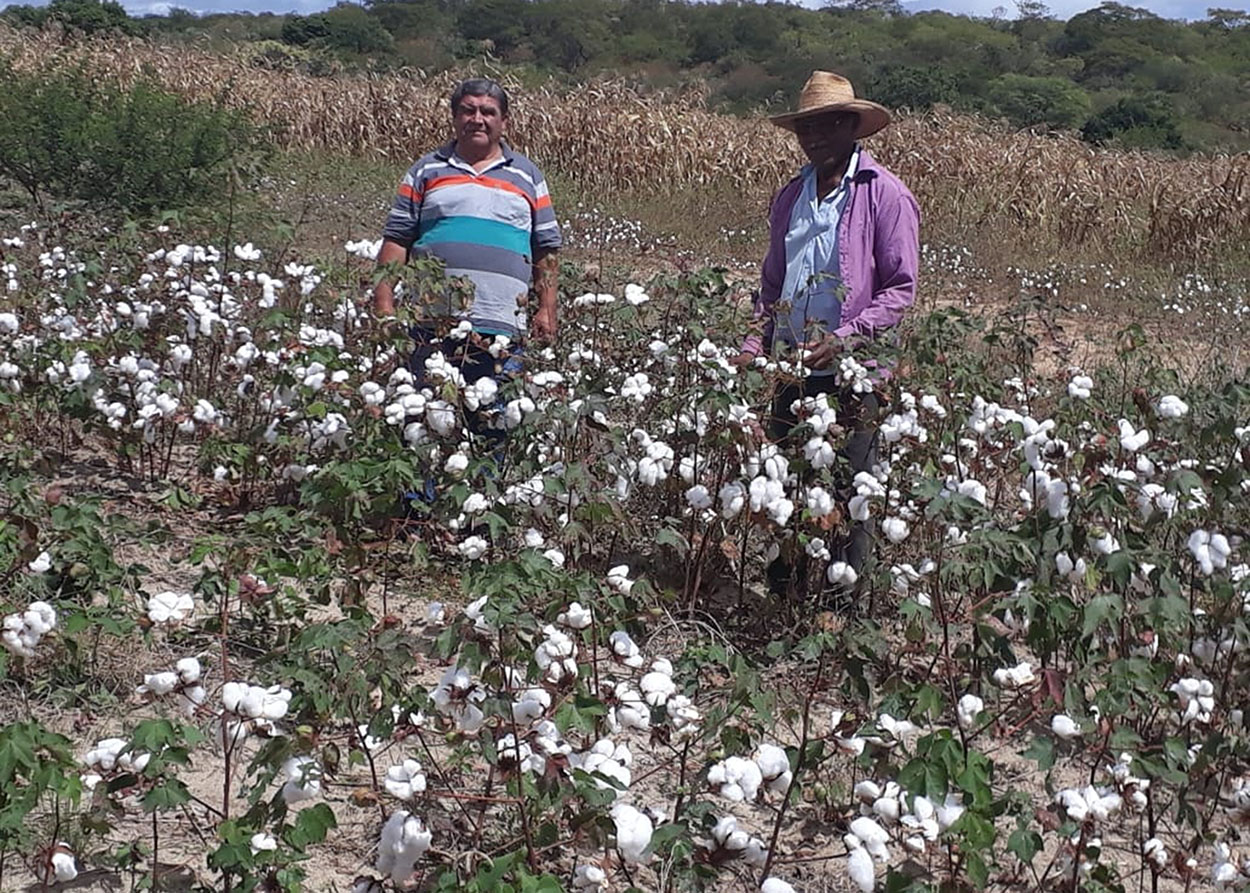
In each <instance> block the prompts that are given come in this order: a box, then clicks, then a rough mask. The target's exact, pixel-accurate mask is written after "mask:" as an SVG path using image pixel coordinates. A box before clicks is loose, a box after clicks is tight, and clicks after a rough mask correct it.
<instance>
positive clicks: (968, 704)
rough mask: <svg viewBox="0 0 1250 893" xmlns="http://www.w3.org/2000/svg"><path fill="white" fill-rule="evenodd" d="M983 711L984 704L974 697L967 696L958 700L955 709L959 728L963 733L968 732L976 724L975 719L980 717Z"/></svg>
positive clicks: (971, 695)
mask: <svg viewBox="0 0 1250 893" xmlns="http://www.w3.org/2000/svg"><path fill="white" fill-rule="evenodd" d="M984 709H985V702H984V701H982V700H981V699H980V698H978V697H977V696H976V695H973V694H967V695H964V696H963V697H962V698H960V699H959V703H958V704H957V705H956V707H955V712H956V715H957V719H958V720H959V727H960V728H961V729H963V730H964V731H968V730H969V729H971V728H972V727H973V726H975V725H976V723H977V717H978V716H980V715H981V711H983V710H984Z"/></svg>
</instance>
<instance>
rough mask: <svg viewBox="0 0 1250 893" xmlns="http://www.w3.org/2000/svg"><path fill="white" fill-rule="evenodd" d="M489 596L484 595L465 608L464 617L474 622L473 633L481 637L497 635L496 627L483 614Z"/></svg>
mask: <svg viewBox="0 0 1250 893" xmlns="http://www.w3.org/2000/svg"><path fill="white" fill-rule="evenodd" d="M488 600H489V597H488V596H485V595H483V596H482V597H481V598H476V599H474V600H473V601H471V602H469V603H468V604H467V605H465V606H464V616H465V617H467V618H468V619H469V620H472V621H473V631H474V632H475V633H477V634H478V635H480V636H486V637H491V636H493V635H494V634H495V627H494V624H492V623H491V622H490V621H489V620H487V619H486V616H485V615H484V614H483V613H482V609H483V608H485V607H486V602H487V601H488Z"/></svg>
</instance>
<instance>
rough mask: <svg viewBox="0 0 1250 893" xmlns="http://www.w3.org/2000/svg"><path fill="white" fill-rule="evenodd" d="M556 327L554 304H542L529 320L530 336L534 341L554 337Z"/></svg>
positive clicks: (549, 339) (548, 339) (547, 339)
mask: <svg viewBox="0 0 1250 893" xmlns="http://www.w3.org/2000/svg"><path fill="white" fill-rule="evenodd" d="M556 328H557V323H556V308H555V305H554V304H549V305H548V304H544V305H543V306H542V307H539V308H538V312H537V313H535V314H534V318H533V319H532V320H530V337H532V338H533V339H534V340H535V341H551V340H552V339H554V338H555V337H556Z"/></svg>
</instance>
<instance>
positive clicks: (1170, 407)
mask: <svg viewBox="0 0 1250 893" xmlns="http://www.w3.org/2000/svg"><path fill="white" fill-rule="evenodd" d="M1155 412H1156V413H1158V415H1159V418H1161V419H1179V418H1181V417H1182V416H1184V415H1186V414H1187V413H1188V412H1189V404H1188V403H1186V402H1185V401H1184V400H1182V399H1181V398H1180V397H1177V396H1176V395H1175V394H1168V395H1166V396H1164V397H1161V398H1159V402H1158V403H1157V404H1155Z"/></svg>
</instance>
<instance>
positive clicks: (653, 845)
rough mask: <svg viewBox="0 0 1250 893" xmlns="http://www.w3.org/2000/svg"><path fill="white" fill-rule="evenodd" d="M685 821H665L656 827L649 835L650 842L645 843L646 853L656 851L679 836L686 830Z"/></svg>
mask: <svg viewBox="0 0 1250 893" xmlns="http://www.w3.org/2000/svg"><path fill="white" fill-rule="evenodd" d="M687 830H689V829H687V827H686V823H685V822H666V823H664V824H663V825H661V826H660V827H658V828H656V829H655V831H654V833H652V835H651V842H650V843H649V844H647V852H648V853H658V852H660V851H661V850H663V849H664V847H665V846H666V845H667V844H668V843H669V842H670V841H673V840H676V839H677V838H679V837H681V836H682V835H683V834H685V833H686V832H687Z"/></svg>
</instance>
